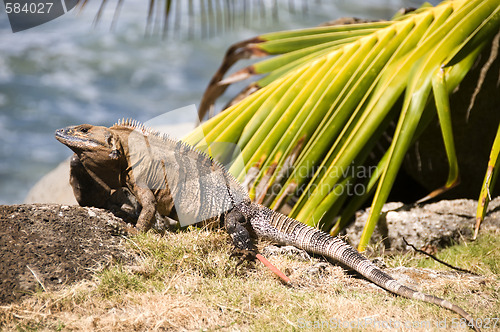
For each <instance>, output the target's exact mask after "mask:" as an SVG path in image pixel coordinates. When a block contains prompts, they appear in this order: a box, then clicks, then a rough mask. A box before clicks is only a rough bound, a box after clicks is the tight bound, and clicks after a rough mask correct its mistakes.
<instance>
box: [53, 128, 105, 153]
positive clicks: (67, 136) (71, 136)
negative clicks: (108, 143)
mask: <svg viewBox="0 0 500 332" xmlns="http://www.w3.org/2000/svg"><path fill="white" fill-rule="evenodd" d="M55 136H56V139H57V140H58V141H59V142H61V143H63V144H65V145H68V146H70V147H76V148H94V147H97V146H99V145H101V144H98V143H97V142H95V141H93V140H92V139H89V138H83V137H79V136H77V135H75V132H74V131H73V130H72V129H71V128H61V129H57V130H56V133H55Z"/></svg>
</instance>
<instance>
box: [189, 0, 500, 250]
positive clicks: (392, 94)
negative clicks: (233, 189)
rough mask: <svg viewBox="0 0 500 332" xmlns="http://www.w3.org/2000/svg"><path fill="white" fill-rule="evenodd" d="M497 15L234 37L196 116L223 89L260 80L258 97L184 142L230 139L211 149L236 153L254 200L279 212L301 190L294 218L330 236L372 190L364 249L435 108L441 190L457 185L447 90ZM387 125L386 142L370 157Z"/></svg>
mask: <svg viewBox="0 0 500 332" xmlns="http://www.w3.org/2000/svg"><path fill="white" fill-rule="evenodd" d="M499 12H500V5H499V4H498V1H495V0H472V1H468V0H460V1H451V2H443V3H442V4H440V5H438V6H436V7H425V8H421V9H419V10H417V11H415V12H412V13H408V14H405V15H403V16H401V17H398V18H396V19H394V20H392V21H388V22H372V23H364V24H353V25H342V26H326V27H318V28H312V29H304V30H298V31H285V32H279V33H271V34H266V35H262V36H259V37H256V38H253V39H251V40H248V41H244V42H241V43H238V44H236V45H234V46H233V47H231V48H230V49H229V50H228V52H227V54H226V58H225V60H224V62H223V64H222V66H221V68H220V69H219V71H218V72H217V73H216V75H215V76H214V78H213V79H212V81H211V83H210V86H209V87H208V88H207V91H206V93H205V96H204V100H203V101H202V103H201V108H202V110H201V111H202V112H205V111H207V110H209V109H210V108H213V105H214V102H215V100H216V99H217V98H218V97H219V96H220V95H221V94H222V93H223V92H224V90H225V89H226V88H227V86H228V85H229V84H232V83H233V82H235V81H238V80H241V79H245V78H249V77H253V76H254V75H265V76H263V77H261V78H259V79H258V80H256V81H255V82H254V83H252V84H251V87H252V88H253V90H255V92H253V93H252V94H250V95H249V96H246V97H245V98H243V99H242V100H241V101H239V102H237V103H236V104H234V105H232V106H230V107H229V108H227V109H226V110H225V111H224V112H222V113H220V114H218V115H217V116H215V117H213V118H211V119H209V120H207V121H206V122H205V123H203V124H202V125H201V126H200V127H199V128H198V129H197V130H195V131H193V132H192V133H191V134H190V135H188V136H187V137H186V140H187V141H188V142H189V143H191V144H194V145H196V144H200V145H201V144H206V143H208V144H211V143H213V142H229V143H234V144H235V146H236V147H237V148H235V149H233V150H231V151H229V150H228V149H222V148H220V149H217V148H216V147H215V148H213V149H212V153H213V156H214V157H215V158H217V159H219V160H222V161H226V162H230V161H231V160H232V159H234V158H235V157H236V156H237V155H239V154H240V152H241V157H242V158H243V160H244V165H242V164H241V163H237V164H234V165H233V166H232V167H231V168H230V172H231V173H232V174H234V175H235V176H236V177H237V178H238V179H239V180H241V181H244V180H245V177H246V174H247V173H252V174H254V173H257V174H256V175H254V176H252V178H250V179H248V178H247V182H251V183H250V194H251V197H252V199H254V200H255V201H257V202H261V203H265V204H267V205H269V206H270V207H272V208H273V209H279V208H280V207H281V206H282V205H283V204H284V203H285V202H286V201H287V200H288V199H290V198H291V197H292V196H298V200H297V202H296V203H295V205H294V207H293V209H292V211H291V212H290V216H292V217H294V218H297V219H298V220H300V221H302V222H304V223H306V224H309V225H313V226H318V227H323V228H324V229H325V230H330V231H332V232H337V231H338V230H339V229H340V227H341V226H342V225H344V224H345V222H346V220H347V219H349V218H350V215H352V213H354V211H355V209H356V207H358V206H359V205H360V204H361V203H362V202H363V201H365V200H366V199H368V197H369V196H370V194H374V198H373V202H372V206H371V210H370V211H371V212H370V217H369V219H368V221H367V223H366V225H365V229H364V231H363V236H362V239H361V243H360V245H359V249H360V250H363V249H364V248H365V246H366V244H367V243H368V240H369V238H370V237H371V234H372V232H373V229H374V227H375V224H376V222H377V220H378V218H379V216H380V213H381V208H382V205H383V204H384V203H385V202H386V200H387V197H388V195H389V192H390V190H391V188H392V185H393V183H394V181H395V177H396V174H397V172H398V170H399V168H400V166H401V163H402V161H403V158H404V155H405V153H406V152H407V150H408V148H409V146H410V145H411V144H412V142H414V141H415V139H416V138H417V137H418V134H419V133H421V132H422V131H423V129H424V128H425V126H426V125H427V124H428V123H429V122H430V120H431V119H432V118H433V117H435V116H436V115H437V116H438V118H439V120H440V123H441V127H442V133H443V138H444V142H445V146H446V149H447V153H448V159H449V165H450V175H449V177H448V180H447V181H446V183H445V188H449V187H451V186H452V185H454V183H456V181H457V179H458V170H457V167H456V155H455V152H454V143H453V138H452V130H451V125H450V120H449V119H450V114H449V113H450V110H449V104H448V96H449V94H450V93H451V91H453V89H455V88H456V87H457V86H458V84H459V83H460V82H461V81H462V79H463V78H464V76H465V74H466V73H467V72H468V71H469V70H470V68H471V67H472V65H473V63H474V61H475V59H476V57H477V55H478V53H479V52H480V50H481V49H482V48H483V47H484V46H485V45H486V44H487V43H488V42H490V41H491V39H492V38H493V36H494V35H495V34H496V32H498V30H499V27H500V14H499ZM269 55H275V56H274V57H272V58H268V59H265V60H264V61H261V62H259V63H256V64H253V65H251V66H249V67H247V68H245V69H243V70H240V71H238V72H236V73H234V74H232V75H230V76H228V77H225V74H226V73H227V71H228V69H229V68H230V67H231V66H232V65H233V64H234V63H235V62H236V61H238V60H240V59H245V58H251V57H264V56H269ZM396 105H400V106H397V107H396ZM393 121H395V122H396V123H397V125H396V129H395V131H394V134H393V137H392V143H391V145H390V147H389V149H388V150H387V151H386V153H385V155H383V156H379V158H378V160H377V161H375V162H374V163H373V162H372V163H369V162H368V160H369V159H370V155H371V154H372V152H373V149H374V146H375V145H376V144H377V142H378V140H379V139H380V138H381V137H382V135H384V133H385V132H386V130H387V128H388V126H389V124H390V123H391V122H393ZM497 147H498V144H497V143H495V145H494V148H497ZM495 169H496V166H495ZM494 175H496V173H495V174H493V173H492V175H491V176H490V177H489V179H490V180H494V177H495V176H494ZM488 184H489V182H488ZM338 216H340V218H338Z"/></svg>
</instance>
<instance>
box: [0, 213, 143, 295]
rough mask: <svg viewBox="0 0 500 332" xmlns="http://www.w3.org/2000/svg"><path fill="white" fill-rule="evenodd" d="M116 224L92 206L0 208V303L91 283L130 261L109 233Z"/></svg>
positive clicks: (117, 240)
mask: <svg viewBox="0 0 500 332" xmlns="http://www.w3.org/2000/svg"><path fill="white" fill-rule="evenodd" d="M117 221H118V222H119V221H120V219H117V218H116V217H114V216H113V215H112V214H111V213H109V212H106V211H104V210H100V209H96V208H83V207H79V206H64V205H63V206H61V205H45V204H44V205H42V204H32V205H31V204H30V205H10V206H6V205H0V304H5V303H10V302H13V301H17V300H19V299H20V298H22V297H23V296H25V295H29V294H31V293H33V292H36V291H38V290H40V289H43V288H45V289H46V290H49V289H51V290H52V289H57V288H59V287H60V286H62V285H65V284H69V283H72V282H74V281H77V280H81V279H90V278H92V276H93V274H94V273H95V271H96V269H99V268H102V267H103V266H105V265H106V264H109V263H110V262H111V261H113V260H114V261H125V262H128V261H131V260H132V259H133V254H131V253H130V251H128V250H127V249H126V248H125V246H124V245H123V242H124V239H123V238H122V237H119V236H113V235H112V227H110V223H113V222H115V223H116V222H117Z"/></svg>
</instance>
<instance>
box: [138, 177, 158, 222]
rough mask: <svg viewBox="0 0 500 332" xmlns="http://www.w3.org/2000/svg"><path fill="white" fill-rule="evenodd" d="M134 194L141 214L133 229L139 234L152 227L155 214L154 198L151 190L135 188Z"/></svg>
mask: <svg viewBox="0 0 500 332" xmlns="http://www.w3.org/2000/svg"><path fill="white" fill-rule="evenodd" d="M134 192H135V193H136V197H137V200H138V201H139V203H140V204H141V206H142V210H141V214H140V215H139V219H137V224H136V225H135V227H136V228H137V230H139V231H141V232H146V231H148V230H149V229H151V227H152V226H153V223H154V221H155V213H156V204H157V202H156V198H155V195H154V194H153V192H152V191H151V189H148V188H143V187H140V186H136V188H135V190H134Z"/></svg>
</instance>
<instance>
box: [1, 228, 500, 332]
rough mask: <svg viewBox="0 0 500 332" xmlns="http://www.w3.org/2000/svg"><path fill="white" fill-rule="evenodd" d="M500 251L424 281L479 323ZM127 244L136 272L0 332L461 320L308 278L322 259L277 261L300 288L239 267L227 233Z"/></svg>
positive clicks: (116, 275)
mask: <svg viewBox="0 0 500 332" xmlns="http://www.w3.org/2000/svg"><path fill="white" fill-rule="evenodd" d="M498 244H499V239H498V236H496V235H494V234H490V235H488V234H483V236H482V237H481V239H480V240H478V241H476V242H469V243H467V245H464V244H459V245H455V246H453V247H450V248H447V249H445V250H442V252H440V253H439V254H438V256H439V257H440V258H442V259H444V260H447V261H448V262H450V263H452V264H455V263H457V264H456V265H460V264H458V263H463V264H464V265H465V267H468V268H471V266H472V265H473V266H474V267H475V269H476V270H477V271H485V273H484V274H485V275H486V277H485V278H476V277H467V276H465V277H460V278H459V279H456V278H455V279H454V278H451V279H450V278H446V277H437V278H436V279H435V280H433V281H432V282H428V280H416V281H417V282H419V283H420V284H421V285H422V287H423V290H424V291H425V292H428V293H431V294H434V295H437V296H441V297H445V298H447V299H449V300H452V301H453V302H455V303H457V304H458V305H460V306H462V307H464V308H465V309H466V310H468V311H470V312H471V313H472V314H473V316H474V317H482V318H485V317H494V316H495V315H498V312H500V299H499V295H498V288H499V286H500V278H499V276H498V264H497V261H498V259H499V257H498V253H497V252H496V251H495V250H494V249H495V248H497V247H498ZM260 245H261V246H262V245H264V244H262V243H261V244H260ZM127 246H128V248H129V249H130V250H132V251H134V252H136V253H137V254H138V256H139V259H138V261H137V263H136V264H135V265H133V266H127V265H123V264H115V265H111V266H109V267H107V268H105V269H104V270H102V271H101V272H98V273H96V275H95V279H94V280H93V281H86V282H81V283H79V284H76V285H72V286H69V287H67V288H66V289H64V290H62V291H59V292H44V293H40V294H35V295H34V296H33V297H31V298H29V299H27V300H25V301H24V302H23V303H21V304H18V305H11V306H9V307H6V308H4V309H3V310H2V311H0V327H1V326H2V324H3V327H5V328H6V329H7V330H16V329H17V330H20V331H25V330H26V331H27V330H32V331H53V330H61V331H68V330H109V329H111V330H114V331H128V330H152V329H156V328H160V329H171V330H179V329H186V330H203V331H216V330H222V331H229V330H243V331H276V330H283V331H299V330H300V331H302V330H306V331H307V330H314V331H326V330H329V328H328V327H330V328H332V327H333V326H332V325H331V324H332V322H333V323H335V322H349V321H356V320H357V319H359V318H361V319H364V318H370V317H372V318H374V319H379V320H383V319H390V320H397V321H415V322H419V321H433V322H435V321H438V320H443V319H445V318H446V319H447V320H448V321H451V320H452V319H454V318H455V319H457V318H458V316H457V315H455V314H454V313H452V312H449V311H447V310H445V309H442V308H439V307H437V306H434V305H429V304H425V303H422V302H419V301H413V300H408V299H404V298H401V297H398V296H393V295H391V294H389V293H387V292H385V291H382V290H380V289H378V288H376V287H373V286H372V285H371V284H370V283H369V282H367V281H365V280H361V279H356V278H351V277H348V276H347V275H346V274H345V272H344V271H343V270H342V269H341V268H340V267H337V266H334V265H329V266H328V267H327V268H326V270H325V271H323V272H321V273H317V274H312V273H310V272H309V271H310V269H311V267H312V266H314V265H315V264H317V263H318V260H317V259H313V260H312V261H311V262H308V261H301V260H298V259H296V258H293V257H285V256H271V257H269V260H270V261H271V262H272V263H273V264H275V265H276V266H277V267H278V268H279V269H281V270H282V271H284V272H285V273H286V274H287V275H289V276H290V278H291V279H292V282H293V285H292V286H291V287H289V286H285V285H283V284H281V283H280V282H279V281H278V280H277V278H276V277H275V276H274V275H273V274H272V273H271V272H270V271H268V270H267V269H266V268H264V267H263V266H262V265H261V264H260V263H256V264H250V263H243V264H240V265H238V264H237V263H238V261H237V259H235V258H232V257H230V248H231V246H230V243H229V238H228V236H227V235H226V234H225V233H224V232H223V231H220V230H219V231H215V232H209V231H205V230H199V229H191V230H188V231H186V232H179V233H170V234H166V235H165V236H159V235H157V234H153V233H147V234H141V235H138V236H136V237H134V238H132V239H130V240H128V241H127ZM386 262H387V263H388V264H389V265H392V266H398V265H401V264H403V265H404V266H409V267H429V268H432V269H437V270H444V269H446V268H443V267H442V266H440V265H436V264H435V263H434V262H432V261H431V260H429V259H426V258H424V257H420V255H418V254H415V253H407V254H404V255H397V256H392V257H386ZM462 266H463V265H462ZM389 272H390V271H389ZM410 277H412V278H413V276H412V275H410ZM474 278H475V279H474ZM307 326H309V328H304V327H307ZM351 330H352V331H358V330H360V329H356V328H354V329H351ZM362 330H371V328H365V329H362Z"/></svg>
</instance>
